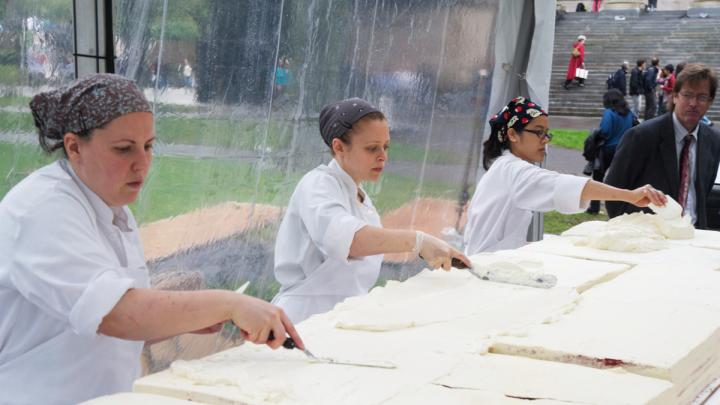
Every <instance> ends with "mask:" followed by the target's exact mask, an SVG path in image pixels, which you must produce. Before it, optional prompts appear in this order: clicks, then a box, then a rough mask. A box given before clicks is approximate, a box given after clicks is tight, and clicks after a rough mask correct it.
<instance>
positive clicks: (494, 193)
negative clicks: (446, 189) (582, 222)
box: [463, 150, 590, 255]
mask: <svg viewBox="0 0 720 405" xmlns="http://www.w3.org/2000/svg"><path fill="white" fill-rule="evenodd" d="M589 180H590V179H588V178H587V177H579V176H572V175H568V174H560V173H556V172H553V171H550V170H545V169H543V168H541V167H538V166H535V165H533V164H531V163H528V162H526V161H524V160H522V159H520V158H518V157H517V156H515V155H513V154H512V153H510V151H508V150H506V151H504V152H503V154H502V156H500V157H498V158H497V159H496V160H495V161H494V162H493V164H492V166H490V169H489V170H488V171H487V173H485V175H484V176H483V177H482V178H481V179H480V181H479V182H478V185H477V187H476V188H475V194H474V195H473V198H472V201H470V206H469V207H468V221H467V224H466V225H465V234H464V236H463V242H464V245H465V254H466V255H474V254H477V253H480V252H494V251H496V250H502V249H515V248H518V247H521V246H523V245H525V244H527V232H528V226H530V222H531V221H532V213H533V211H539V212H547V211H553V210H555V211H559V212H561V213H563V214H574V213H578V212H582V211H583V210H585V209H586V208H587V206H588V204H589V203H590V202H589V201H581V200H580V195H581V194H582V190H583V188H584V187H585V184H586V183H587V182H588V181H589Z"/></svg>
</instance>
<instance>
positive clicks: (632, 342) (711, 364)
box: [490, 264, 720, 403]
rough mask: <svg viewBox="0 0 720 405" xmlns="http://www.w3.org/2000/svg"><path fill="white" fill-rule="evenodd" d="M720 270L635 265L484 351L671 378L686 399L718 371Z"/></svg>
mask: <svg viewBox="0 0 720 405" xmlns="http://www.w3.org/2000/svg"><path fill="white" fill-rule="evenodd" d="M718 285H720V272H717V271H714V270H711V269H709V268H707V267H706V268H702V267H695V266H693V267H689V266H668V265H660V264H653V265H642V266H638V267H636V268H634V269H632V270H630V271H628V272H626V273H624V274H622V275H621V276H619V277H617V278H616V279H615V280H613V281H612V282H610V283H606V284H603V285H600V286H598V287H596V288H593V289H592V290H590V291H588V292H587V293H585V294H583V296H582V297H581V299H580V300H579V302H578V305H577V306H576V307H575V308H574V310H573V311H572V312H569V313H566V314H564V315H563V316H560V317H558V318H557V319H555V320H554V321H552V322H550V323H545V324H539V325H536V326H534V327H532V328H530V329H529V330H528V333H527V335H526V336H501V337H498V338H497V340H496V341H495V342H494V343H493V345H492V346H491V349H490V350H491V352H495V353H502V354H508V355H519V356H527V357H532V358H536V359H543V360H551V361H558V362H564V363H575V364H580V365H585V366H590V367H598V368H609V367H618V366H619V367H623V368H625V369H627V370H628V371H631V372H633V373H637V374H640V375H645V376H650V377H655V378H660V379H665V380H667V381H670V382H672V383H673V385H674V388H673V392H674V395H675V397H676V398H675V400H676V401H679V402H677V403H688V402H690V400H692V398H694V397H695V396H696V395H697V394H698V393H699V392H700V391H701V390H702V388H703V387H704V386H706V385H707V384H709V383H710V382H711V381H712V380H713V379H714V378H716V377H717V376H718V375H720V353H719V351H718V350H717V349H718V347H720V318H718V316H717V314H718V312H719V311H720V294H717V286H718Z"/></svg>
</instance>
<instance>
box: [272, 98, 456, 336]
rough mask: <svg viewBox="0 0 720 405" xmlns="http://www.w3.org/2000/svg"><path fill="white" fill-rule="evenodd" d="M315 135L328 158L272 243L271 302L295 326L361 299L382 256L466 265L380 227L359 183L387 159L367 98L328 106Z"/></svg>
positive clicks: (303, 183)
mask: <svg viewBox="0 0 720 405" xmlns="http://www.w3.org/2000/svg"><path fill="white" fill-rule="evenodd" d="M320 135H321V136H322V138H323V140H324V141H325V144H326V145H328V147H330V150H331V152H332V155H333V157H334V159H333V160H332V161H330V163H329V164H328V165H321V166H318V167H317V168H315V169H313V170H312V171H310V172H309V173H307V174H306V175H305V176H304V177H303V178H302V180H300V183H299V184H298V185H297V188H296V189H295V191H294V193H293V195H292V197H291V198H290V203H289V204H288V208H287V212H286V213H285V217H284V218H283V221H282V223H281V225H280V229H279V231H278V236H277V241H276V244H275V278H276V279H277V280H278V281H279V282H280V284H281V289H280V292H279V293H278V294H277V295H276V296H275V298H274V299H273V301H272V302H273V303H274V304H277V305H278V306H280V307H282V308H283V309H284V310H285V312H286V313H287V314H288V317H289V318H290V319H291V320H292V321H293V322H296V323H297V322H300V321H302V320H304V319H306V318H307V317H309V316H311V315H313V314H317V313H322V312H327V311H329V310H331V309H332V308H333V307H334V306H335V304H337V303H339V302H341V301H343V300H344V299H345V298H347V297H352V296H357V295H362V294H366V293H367V292H368V291H369V290H370V288H371V287H372V286H373V285H374V284H375V282H376V281H377V278H378V275H379V273H380V266H381V264H382V259H383V254H384V253H400V252H410V251H413V252H416V253H418V254H419V256H421V257H422V258H424V259H425V260H426V261H427V262H428V264H429V265H430V266H431V267H433V268H438V267H442V268H443V269H446V270H449V269H450V266H451V259H452V258H457V259H459V260H461V261H463V262H465V263H466V264H468V265H469V264H470V262H469V260H468V259H467V258H466V257H465V256H464V255H463V254H462V253H461V252H459V251H457V250H456V249H453V248H452V247H451V246H450V245H448V244H447V243H445V242H444V241H442V240H440V239H438V238H435V237H433V236H430V235H428V234H425V233H423V232H419V231H417V232H416V231H408V230H392V229H383V228H382V225H381V224H380V216H379V215H378V213H377V211H376V210H375V207H374V206H373V204H372V201H370V198H369V197H368V195H367V193H365V191H364V190H363V189H362V187H361V185H360V183H361V182H363V181H377V180H378V179H379V178H380V175H381V174H382V172H383V169H384V167H385V163H386V161H387V150H388V147H389V146H390V131H389V129H388V123H387V121H386V119H385V116H384V115H383V114H382V112H380V110H378V109H377V108H376V107H374V106H373V105H371V104H370V103H368V102H367V101H365V100H362V99H358V98H353V99H348V100H342V101H338V102H335V103H332V104H329V105H327V106H325V107H323V109H322V110H321V112H320Z"/></svg>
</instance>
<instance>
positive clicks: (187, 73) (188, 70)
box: [180, 58, 193, 92]
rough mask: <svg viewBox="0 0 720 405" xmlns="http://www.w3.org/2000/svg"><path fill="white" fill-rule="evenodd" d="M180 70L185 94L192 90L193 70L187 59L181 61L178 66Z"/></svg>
mask: <svg viewBox="0 0 720 405" xmlns="http://www.w3.org/2000/svg"><path fill="white" fill-rule="evenodd" d="M180 70H181V73H182V77H183V87H184V88H185V92H187V91H188V90H190V89H192V85H193V68H192V66H190V62H188V60H187V58H185V59H183V63H182V65H180Z"/></svg>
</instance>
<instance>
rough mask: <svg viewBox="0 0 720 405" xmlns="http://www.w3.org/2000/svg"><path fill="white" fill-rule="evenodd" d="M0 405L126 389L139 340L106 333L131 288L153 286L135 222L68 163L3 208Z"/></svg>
mask: <svg viewBox="0 0 720 405" xmlns="http://www.w3.org/2000/svg"><path fill="white" fill-rule="evenodd" d="M0 224H1V225H0V308H2V309H1V310H0V403H3V404H4V403H10V404H76V403H78V402H82V401H84V400H87V399H90V398H94V397H97V396H100V395H106V394H111V393H115V392H119V391H129V390H130V389H131V388H132V383H133V381H134V380H135V379H136V378H137V377H138V376H139V373H140V352H141V350H142V347H143V342H135V341H126V340H121V339H116V338H112V337H109V336H104V335H100V334H98V333H97V329H98V326H99V325H100V323H101V322H102V319H103V317H104V316H105V315H107V314H108V313H109V312H110V311H111V310H112V308H113V307H114V306H115V304H116V303H117V302H118V301H119V300H120V298H121V297H122V296H123V294H125V292H126V291H127V290H128V289H129V288H133V287H142V288H148V287H149V279H148V272H147V268H146V267H145V258H144V254H143V251H142V247H141V245H140V240H139V238H138V233H137V224H136V223H135V219H134V218H133V215H132V213H131V212H130V210H129V209H128V208H127V207H119V208H110V207H108V206H107V205H106V204H105V203H104V202H103V201H102V200H101V199H100V198H99V197H98V196H97V195H96V194H95V193H93V192H92V191H91V190H90V189H89V188H87V187H86V186H85V185H84V184H83V183H82V181H80V179H79V178H78V177H77V176H76V175H75V173H74V172H73V170H72V168H71V167H70V164H69V163H68V162H67V161H66V160H64V159H63V160H59V161H57V162H55V163H53V164H50V165H48V166H45V167H43V168H41V169H39V170H37V171H35V172H34V173H32V174H30V175H29V176H28V177H27V178H25V179H24V180H23V181H21V182H20V183H19V184H18V185H16V186H15V187H14V188H13V189H12V190H10V192H9V193H8V194H7V195H6V196H5V198H4V199H3V200H2V202H0Z"/></svg>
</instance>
